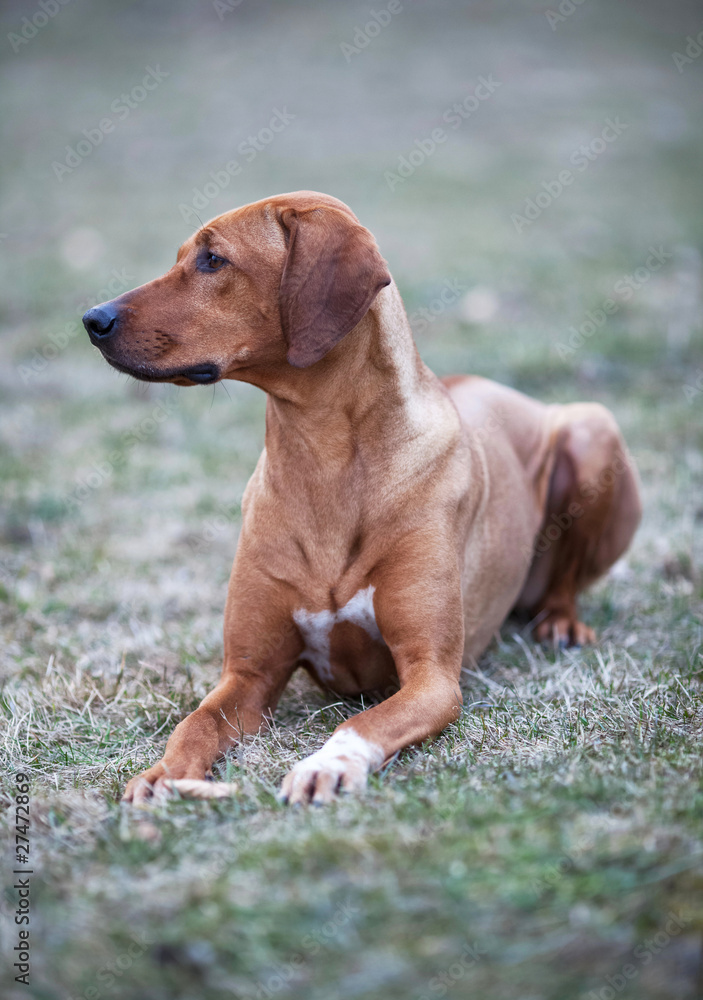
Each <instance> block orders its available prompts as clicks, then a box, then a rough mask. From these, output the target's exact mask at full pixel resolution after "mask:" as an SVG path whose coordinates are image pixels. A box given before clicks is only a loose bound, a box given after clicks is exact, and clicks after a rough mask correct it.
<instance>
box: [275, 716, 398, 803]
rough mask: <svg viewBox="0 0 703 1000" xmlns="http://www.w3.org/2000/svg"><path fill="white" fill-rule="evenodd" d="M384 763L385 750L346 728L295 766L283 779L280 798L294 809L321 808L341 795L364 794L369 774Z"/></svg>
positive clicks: (348, 727)
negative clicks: (306, 804)
mask: <svg viewBox="0 0 703 1000" xmlns="http://www.w3.org/2000/svg"><path fill="white" fill-rule="evenodd" d="M384 759H385V754H384V752H383V748H382V747H380V746H379V745H378V744H377V743H371V742H370V741H369V740H365V739H364V738H363V736H359V734H358V733H356V732H355V731H354V730H353V729H352V728H351V726H347V727H346V728H344V729H340V730H338V731H337V732H336V733H334V735H333V736H331V737H330V738H329V739H328V740H327V742H326V743H325V745H324V746H323V747H322V748H321V749H320V750H318V751H317V752H316V753H314V754H311V755H310V756H309V757H306V758H305V760H301V761H299V762H298V763H297V764H296V765H295V767H294V768H293V770H292V771H290V772H289V773H288V774H287V775H286V776H285V778H284V779H283V785H282V786H281V793H280V796H281V798H282V799H283V801H284V802H289V803H290V804H291V805H295V804H296V803H300V802H312V803H314V804H315V805H322V804H323V803H325V802H331V801H332V799H333V798H334V797H335V795H336V794H337V793H338V792H358V791H362V790H363V789H364V788H365V787H366V778H367V776H368V774H369V771H375V770H376V768H378V767H380V766H381V764H382V763H383V761H384Z"/></svg>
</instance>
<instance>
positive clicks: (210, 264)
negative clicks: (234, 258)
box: [198, 250, 227, 271]
mask: <svg viewBox="0 0 703 1000" xmlns="http://www.w3.org/2000/svg"><path fill="white" fill-rule="evenodd" d="M226 263H227V261H226V260H225V259H224V257H218V256H217V254H215V253H210V251H209V250H204V251H203V252H202V253H201V254H200V255H199V257H198V270H199V271H219V270H220V268H221V267H223V265H225V264H226Z"/></svg>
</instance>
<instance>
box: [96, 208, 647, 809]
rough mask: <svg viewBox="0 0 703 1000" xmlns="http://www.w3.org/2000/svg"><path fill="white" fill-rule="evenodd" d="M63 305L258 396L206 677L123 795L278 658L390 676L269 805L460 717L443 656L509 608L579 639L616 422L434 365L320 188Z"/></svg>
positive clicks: (358, 230)
mask: <svg viewBox="0 0 703 1000" xmlns="http://www.w3.org/2000/svg"><path fill="white" fill-rule="evenodd" d="M83 321H84V323H85V326H86V329H87V330H88V333H89V334H90V339H91V341H92V342H93V343H94V344H95V345H96V346H97V347H99V348H100V350H101V351H102V353H103V355H104V357H105V358H106V359H107V361H109V362H110V364H111V365H113V366H114V367H115V368H117V369H119V370H120V371H123V372H128V373H129V374H130V375H133V376H134V377H135V378H138V379H144V380H147V381H152V382H175V383H176V384H177V385H192V384H195V383H209V382H216V381H218V380H219V379H223V378H230V379H240V380H242V381H245V382H252V383H254V385H258V386H260V387H261V388H262V389H264V391H265V392H266V393H267V394H268V401H267V411H266V448H265V450H264V452H263V454H262V456H261V458H260V460H259V463H258V465H257V467H256V470H255V472H254V474H253V476H252V478H251V480H250V482H249V485H248V486H247V489H246V492H245V495H244V500H243V503H242V511H243V515H242V532H241V537H240V540H239V546H238V548H237V553H236V558H235V561H234V567H233V570H232V577H231V580H230V585H229V593H228V596H227V606H226V609H225V626H224V667H223V671H222V677H221V680H220V682H219V684H218V685H217V687H216V688H215V689H214V691H212V693H211V694H209V695H208V696H207V697H206V698H205V699H204V700H203V702H202V704H201V705H200V706H199V708H197V709H196V711H195V712H193V713H192V714H191V715H189V716H188V717H187V718H186V719H184V720H183V721H182V722H181V723H180V724H179V725H178V726H177V727H176V730H175V732H174V733H173V735H172V736H171V738H170V739H169V741H168V743H167V745H166V751H165V754H164V757H163V759H162V761H161V762H160V763H158V764H156V766H154V767H151V768H149V770H148V771H146V772H145V773H144V774H143V775H141V776H139V777H137V778H133V779H132V780H131V781H130V782H129V784H128V785H127V788H126V791H125V796H124V797H125V799H126V800H128V801H134V802H135V803H139V802H142V801H144V800H145V799H147V798H149V797H150V796H151V795H152V793H153V792H154V791H155V790H159V791H160V790H163V789H164V788H165V787H166V785H165V781H166V779H169V778H174V779H180V778H188V779H204V778H206V777H207V776H208V775H209V774H210V768H211V766H212V764H213V762H214V761H215V760H216V759H217V758H218V757H220V756H221V755H222V754H223V753H224V752H225V751H226V750H228V749H229V748H230V747H231V746H232V743H233V741H234V740H235V739H237V738H239V737H241V736H244V735H245V734H248V733H249V734H251V733H256V732H257V731H258V730H259V729H260V727H261V726H262V723H263V722H265V720H266V719H267V718H268V717H270V715H271V713H272V712H273V711H274V709H275V707H276V703H277V701H278V699H279V697H280V695H281V692H282V691H283V689H284V687H285V686H286V684H287V682H288V680H289V678H290V676H291V674H292V673H293V671H294V670H295V669H296V667H297V666H299V665H303V666H305V667H306V669H307V670H308V671H309V672H310V673H311V674H312V675H313V676H314V677H315V678H316V679H317V680H318V681H319V683H320V684H321V685H323V686H324V687H325V688H327V689H330V690H334V691H335V692H338V693H339V694H344V695H355V694H358V693H360V692H367V691H376V692H385V693H386V694H388V693H389V692H392V693H391V694H390V697H386V699H385V700H383V701H380V702H379V703H378V704H376V705H374V706H373V707H372V708H369V709H368V710H367V711H365V712H361V713H359V714H358V715H356V716H354V718H352V719H350V720H348V721H347V722H344V723H343V724H342V725H341V726H339V727H338V729H337V730H336V731H335V733H334V734H333V735H332V737H331V738H330V739H329V740H328V741H327V743H326V744H325V745H324V747H323V748H322V749H321V750H319V751H318V752H317V753H315V754H313V755H312V756H311V757H308V758H307V759H305V760H302V761H300V762H299V763H298V764H297V765H296V766H295V767H294V768H293V770H292V771H291V772H290V773H289V774H288V776H287V777H286V778H285V780H284V782H283V789H282V794H283V797H284V798H285V799H287V800H288V801H290V802H301V801H310V800H312V801H314V802H325V801H328V800H329V799H330V798H332V797H333V796H334V794H335V793H336V792H337V791H338V790H340V789H347V790H348V789H357V788H361V787H363V786H364V784H365V782H366V776H367V774H368V773H369V771H371V770H374V769H376V768H378V767H380V766H381V765H382V764H383V762H384V761H387V760H388V759H389V758H391V757H392V756H393V754H395V753H396V752H397V751H398V750H400V749H401V748H403V747H406V746H409V745H411V744H416V743H420V742H422V741H423V740H426V739H427V738H428V737H432V736H435V735H436V734H438V733H440V732H441V731H442V729H444V727H445V726H446V725H447V724H448V723H450V722H452V721H453V720H455V719H456V718H457V717H458V715H459V713H460V710H461V702H462V699H461V692H460V689H459V676H460V672H461V667H462V663H466V662H473V661H474V660H475V658H476V657H478V656H479V654H480V653H481V652H482V650H483V649H484V648H485V647H486V645H487V644H488V643H489V641H490V640H491V638H492V636H494V635H495V633H496V631H497V630H498V629H499V627H500V625H501V623H502V622H503V620H504V619H505V617H506V616H507V615H508V613H509V612H510V611H511V610H512V609H516V608H517V609H524V610H525V611H526V612H528V613H529V614H530V615H531V616H533V617H535V618H536V621H537V625H536V629H535V632H536V636H537V638H538V639H542V640H544V639H549V640H552V641H555V642H559V643H583V642H589V641H591V640H592V639H593V638H594V635H593V632H592V631H591V629H589V628H587V627H586V626H585V625H583V624H581V622H579V620H578V618H577V615H576V596H577V594H578V592H579V591H580V590H582V589H583V588H584V587H586V586H587V585H588V584H589V583H591V582H592V581H593V580H595V579H596V578H597V577H599V576H600V575H601V574H602V573H604V572H605V571H606V570H607V569H608V567H609V566H611V565H612V564H613V562H615V560H616V559H617V558H618V557H619V556H620V555H621V554H622V553H623V552H624V551H625V549H626V548H627V546H628V544H629V543H630V540H631V538H632V536H633V534H634V531H635V529H636V527H637V524H638V521H639V518H640V503H639V497H638V488H637V481H636V475H635V473H634V471H633V468H632V465H631V462H630V460H629V459H628V457H627V453H626V450H625V445H624V443H623V440H622V438H621V436H620V433H619V431H618V427H617V425H616V423H615V420H614V419H613V417H612V416H611V414H610V413H609V412H608V411H607V410H606V409H604V408H603V407H602V406H599V405H597V404H595V403H577V404H573V405H568V406H545V405H543V404H541V403H538V402H535V401H533V400H531V399H528V398H527V397H526V396H523V395H521V394H520V393H518V392H515V391H513V390H512V389H507V388H504V387H502V386H499V385H497V384H495V383H492V382H489V381H486V380H485V379H481V378H475V377H470V376H469V377H465V376H454V377H452V378H448V379H445V380H444V382H443V383H442V382H440V381H439V379H437V378H436V377H435V376H434V375H433V374H432V373H431V372H430V371H429V370H428V369H427V368H426V367H425V365H424V364H423V363H422V361H421V360H420V358H419V356H418V353H417V350H416V348H415V344H414V342H413V337H412V333H411V331H410V326H409V325H408V320H407V318H406V315H405V310H404V309H403V303H402V301H401V298H400V295H399V293H398V289H397V288H396V286H395V284H394V283H393V281H392V279H391V276H390V274H389V273H388V268H387V267H386V264H385V262H384V261H383V259H382V257H381V255H380V253H379V251H378V248H377V246H376V243H375V241H374V239H373V237H372V236H371V234H370V233H369V232H368V230H366V229H364V228H363V227H362V226H361V225H360V223H359V222H358V220H357V218H356V216H355V215H354V214H353V213H352V212H351V211H350V209H349V208H347V206H346V205H344V204H342V203H341V202H339V201H337V200H336V199H335V198H331V197H329V196H327V195H321V194H315V193H313V192H310V191H299V192H296V193H295V194H286V195H278V196H276V197H274V198H267V199H265V200H263V201H260V202H256V203H255V204H253V205H247V206H245V207H244V208H240V209H237V210H236V211H233V212H228V213H226V214H225V215H221V216H219V218H217V219H214V220H213V221H211V222H210V223H208V224H207V225H206V226H204V227H203V228H202V229H200V230H199V231H198V232H197V233H196V234H195V235H194V236H192V237H191V238H190V239H189V240H188V241H187V242H186V243H184V244H183V246H182V247H181V248H180V250H179V252H178V257H177V261H176V264H175V265H174V267H172V268H171V270H170V271H169V272H168V273H167V274H165V275H164V276H163V277H161V278H157V279H156V280H155V281H151V282H149V283H148V284H146V285H142V286H141V287H140V288H137V289H135V290H134V291H131V292H127V293H126V294H125V295H121V296H120V297H119V298H117V299H114V300H113V301H112V302H108V303H105V304H104V305H101V306H96V307H95V308H93V309H90V310H89V311H88V312H87V313H86V314H85V316H84V318H83Z"/></svg>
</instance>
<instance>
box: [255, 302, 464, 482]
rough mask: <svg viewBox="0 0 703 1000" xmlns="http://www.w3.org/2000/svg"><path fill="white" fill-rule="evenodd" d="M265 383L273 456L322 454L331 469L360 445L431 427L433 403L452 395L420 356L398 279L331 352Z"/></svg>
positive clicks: (296, 458) (298, 457) (389, 442)
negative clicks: (312, 362) (446, 395)
mask: <svg viewBox="0 0 703 1000" xmlns="http://www.w3.org/2000/svg"><path fill="white" fill-rule="evenodd" d="M261 388H263V389H265V391H266V392H267V393H268V402H267V410H266V448H267V453H268V454H269V456H270V457H271V458H272V459H275V461H276V462H279V461H280V462H285V463H286V464H289V463H290V462H291V461H293V462H296V461H299V460H304V459H312V460H313V461H316V460H319V462H320V464H324V465H325V466H326V467H327V468H330V469H332V468H333V467H334V466H337V465H339V466H343V465H344V464H346V463H347V462H348V461H349V459H350V455H352V454H354V453H356V452H358V451H359V449H360V448H363V449H364V450H366V449H368V448H369V446H371V447H373V446H374V445H379V446H383V447H389V446H392V442H393V440H394V439H397V440H401V439H402V440H406V439H407V438H408V436H409V435H415V434H419V433H421V431H422V430H426V429H427V428H428V426H431V423H430V420H431V415H430V413H429V412H428V409H429V410H431V409H432V407H433V405H434V406H436V405H437V403H438V402H439V403H440V405H441V406H443V407H444V406H445V405H446V403H447V402H448V400H446V399H445V396H444V393H443V390H442V389H441V387H440V385H439V382H438V380H437V379H436V378H435V376H434V375H433V374H432V373H431V372H430V371H429V370H428V369H427V368H426V367H425V365H424V364H423V362H422V361H421V359H420V356H419V354H418V352H417V348H416V346H415V342H414V340H413V336H412V331H411V329H410V324H409V323H408V319H407V316H406V314H405V309H404V307H403V302H402V299H401V297H400V293H399V291H398V289H397V287H396V285H395V283H391V284H390V285H388V286H387V287H386V288H383V289H382V290H381V291H380V292H379V294H378V295H377V296H376V299H375V300H374V302H373V304H372V305H371V308H370V309H369V311H368V312H367V314H366V315H365V316H364V318H363V319H362V320H361V322H360V323H359V324H358V325H357V326H356V327H355V328H354V330H353V331H352V332H351V333H349V334H347V336H346V337H345V338H344V340H342V341H341V343H340V344H338V345H337V347H336V348H334V350H333V351H331V352H330V354H328V355H327V356H326V357H325V358H323V359H322V360H321V361H319V362H318V363H317V364H316V365H314V366H312V367H311V368H308V369H302V370H291V369H290V368H289V369H288V371H287V373H286V374H285V375H277V376H273V377H272V378H271V379H266V380H265V384H261ZM423 403H425V404H426V406H423Z"/></svg>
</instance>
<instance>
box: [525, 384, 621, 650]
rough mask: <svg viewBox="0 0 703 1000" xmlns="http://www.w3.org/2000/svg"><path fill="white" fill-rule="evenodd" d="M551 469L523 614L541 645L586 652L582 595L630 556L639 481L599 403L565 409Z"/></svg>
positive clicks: (588, 637)
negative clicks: (624, 556)
mask: <svg viewBox="0 0 703 1000" xmlns="http://www.w3.org/2000/svg"><path fill="white" fill-rule="evenodd" d="M553 440H554V443H553V449H554V453H555V454H554V461H553V464H552V471H551V478H550V482H549V489H548V494H547V501H546V505H545V513H544V518H543V521H542V525H541V527H540V531H539V533H538V535H537V539H536V541H535V550H534V556H533V561H532V565H531V567H530V571H529V574H528V578H527V581H526V583H525V586H524V588H523V591H522V594H521V595H520V598H519V600H518V603H517V608H518V609H524V610H527V611H528V612H529V614H530V615H531V617H532V618H534V619H536V624H535V629H534V635H535V638H536V639H537V640H538V641H542V642H544V641H549V642H553V643H555V644H559V645H582V644H584V643H589V642H593V641H595V633H594V631H593V629H591V628H589V627H588V626H587V625H584V624H583V623H582V622H581V621H579V618H578V614H577V609H576V599H577V595H578V594H579V592H580V591H582V590H583V589H584V588H585V587H587V586H589V584H591V583H593V582H594V581H595V580H597V579H598V577H600V576H602V575H603V574H604V573H605V572H606V571H607V570H608V569H609V568H610V566H612V565H613V563H614V562H615V561H616V560H617V559H618V558H619V557H620V556H621V555H622V554H623V552H625V550H626V549H627V547H628V546H629V544H630V541H631V540H632V536H633V535H634V533H635V530H636V528H637V525H638V524H639V520H640V516H641V505H640V499H639V488H638V482H637V474H636V472H635V470H634V467H633V464H632V461H631V459H630V458H629V456H628V454H627V449H626V447H625V443H624V441H623V438H622V435H621V433H620V430H619V428H618V426H617V424H616V422H615V419H614V417H613V416H612V414H611V413H610V412H609V411H608V410H606V409H605V407H603V406H600V405H599V404H598V403H574V404H571V405H568V406H564V407H561V409H560V410H559V416H558V419H557V421H556V424H555V427H554V439H553Z"/></svg>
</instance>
